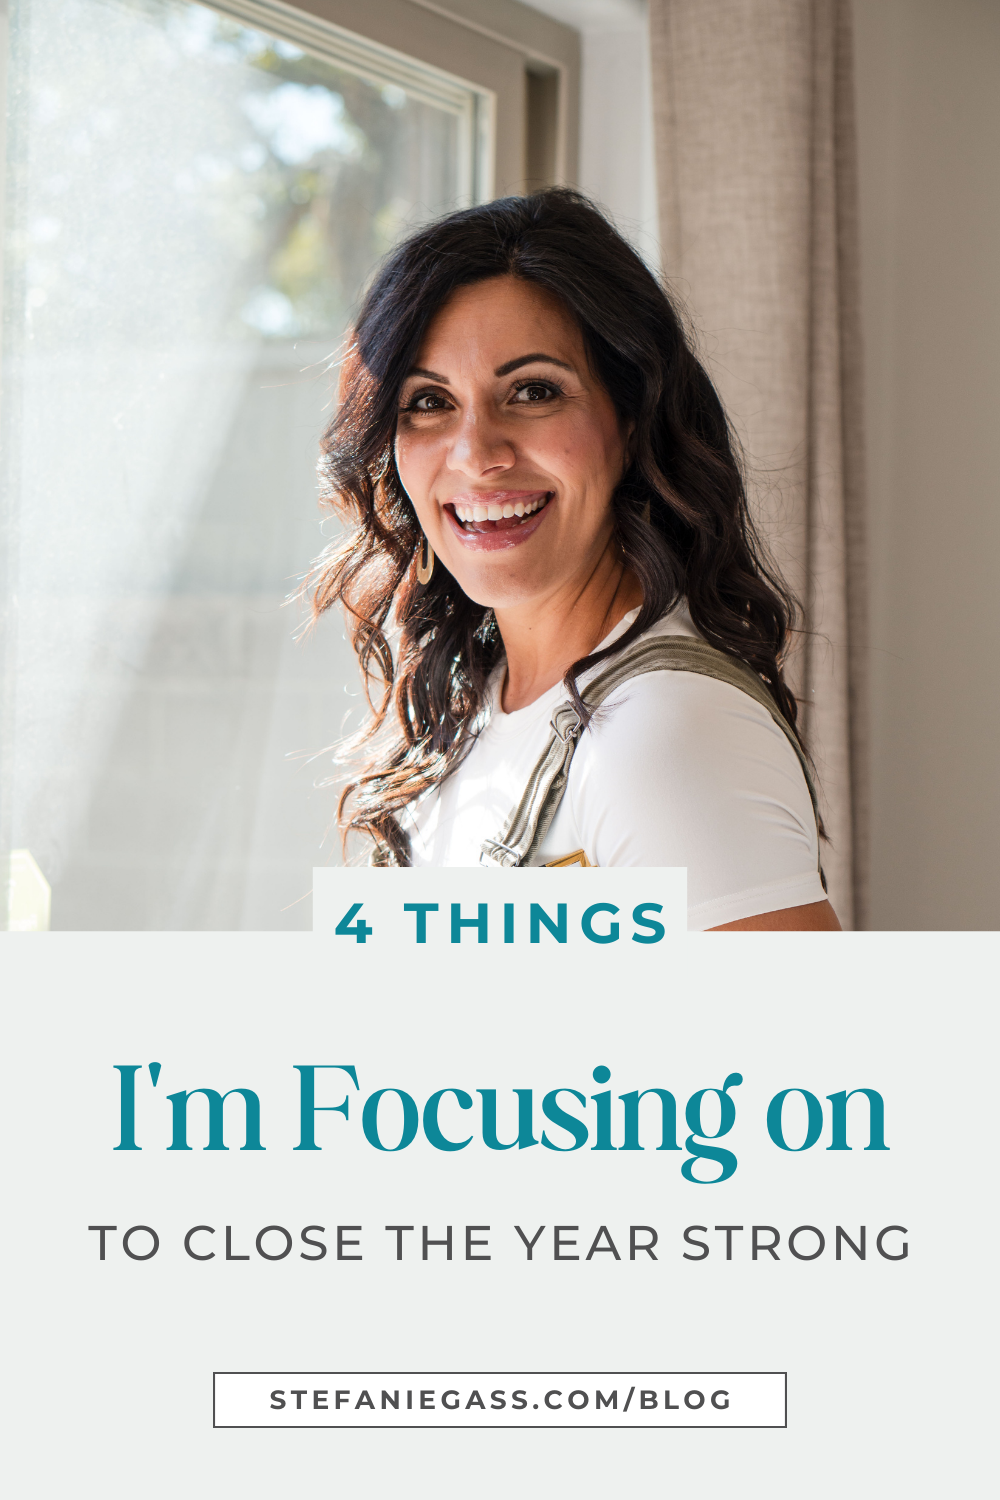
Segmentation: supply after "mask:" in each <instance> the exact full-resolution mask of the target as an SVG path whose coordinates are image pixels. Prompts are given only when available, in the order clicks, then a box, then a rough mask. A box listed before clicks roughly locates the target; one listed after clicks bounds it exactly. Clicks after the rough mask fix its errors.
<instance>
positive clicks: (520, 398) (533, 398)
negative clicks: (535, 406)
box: [513, 380, 559, 406]
mask: <svg viewBox="0 0 1000 1500" xmlns="http://www.w3.org/2000/svg"><path fill="white" fill-rule="evenodd" d="M558 394H559V393H558V391H557V390H556V389H555V387H554V386H551V385H545V384H544V383H543V382H541V381H534V380H533V381H531V382H529V384H527V385H521V386H518V388H517V390H516V391H515V392H514V398H513V399H514V400H515V401H517V402H518V403H519V404H520V405H522V406H523V405H525V404H526V403H527V402H539V401H548V400H550V399H551V398H552V397H553V396H556V395H558Z"/></svg>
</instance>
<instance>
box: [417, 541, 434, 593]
mask: <svg viewBox="0 0 1000 1500" xmlns="http://www.w3.org/2000/svg"><path fill="white" fill-rule="evenodd" d="M433 572H434V548H433V547H432V546H431V544H430V542H429V541H428V540H427V538H426V537H424V538H423V540H422V541H421V543H420V550H419V551H418V553H417V582H418V583H422V584H423V585H424V587H425V588H426V587H427V585H428V584H429V583H430V581H431V574H432V573H433Z"/></svg>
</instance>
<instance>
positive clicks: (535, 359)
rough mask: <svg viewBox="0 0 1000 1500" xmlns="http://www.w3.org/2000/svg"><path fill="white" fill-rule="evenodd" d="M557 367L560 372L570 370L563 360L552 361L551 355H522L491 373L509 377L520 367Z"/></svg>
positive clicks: (570, 366) (570, 367)
mask: <svg viewBox="0 0 1000 1500" xmlns="http://www.w3.org/2000/svg"><path fill="white" fill-rule="evenodd" d="M537 364H542V365H558V366H559V368H560V370H572V368H573V366H572V365H568V364H567V363H566V362H565V360H562V359H554V358H553V356H552V355H551V354H522V355H520V356H519V357H518V358H517V359H509V360H508V361H507V363H506V364H505V365H500V366H499V367H498V368H497V369H496V370H494V371H493V373H494V375H509V374H510V373H511V371H512V370H519V369H520V368H521V366H522V365H537Z"/></svg>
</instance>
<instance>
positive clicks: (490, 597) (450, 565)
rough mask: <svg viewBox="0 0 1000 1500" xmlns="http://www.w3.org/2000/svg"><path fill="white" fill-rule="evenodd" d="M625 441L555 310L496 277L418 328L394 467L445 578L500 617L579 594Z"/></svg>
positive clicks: (542, 297) (603, 528) (551, 300)
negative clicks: (501, 612) (423, 329)
mask: <svg viewBox="0 0 1000 1500" xmlns="http://www.w3.org/2000/svg"><path fill="white" fill-rule="evenodd" d="M625 443H626V434H625V433H624V432H623V431H622V428H621V425H620V423H619V421H618V417H617V414H616V412H615V409H614V407H613V405H612V403H611V399H610V397H609V396H608V393H607V392H606V391H605V390H604V388H603V387H602V386H601V385H600V384H599V382H598V380H597V378H596V376H595V375H594V373H593V371H592V370H591V369H590V367H589V365H588V362H587V356H586V351H585V349H584V343H583V338H582V335H581V333H580V330H579V328H578V327H577V325H576V322H575V321H574V319H573V318H572V317H571V316H570V314H569V313H568V311H567V310H566V308H565V307H564V306H563V304H562V303H561V302H560V301H559V299H558V298H557V297H555V296H553V295H552V294H551V293H549V292H546V291H544V290H542V289H541V288H540V287H537V286H534V285H532V284H531V283H529V282H524V281H519V280H517V279H516V278H515V277H512V276H499V277H496V278H494V279H493V280H491V281H483V282H478V283H477V284H476V285H474V286H469V287H462V288H460V289H459V290H458V291H457V292H455V293H454V294H453V296H452V297H451V298H450V299H449V301H448V302H446V303H445V305H444V307H442V309H441V310H440V312H439V313H438V314H437V316H436V317H435V318H434V320H433V322H432V323H431V324H430V327H429V328H428V330H427V336H426V338H425V340H424V343H423V347H422V348H421V350H420V353H419V355H418V357H417V362H416V365H415V367H414V369H413V370H411V371H410V374H409V376H408V378H407V380H406V383H405V384H404V386H403V389H402V392H401V396H400V410H399V418H398V423H397V429H396V466H397V468H398V471H399V477H400V479H401V480H402V482H403V485H404V487H405V489H406V492H407V494H408V495H409V497H410V499H411V500H412V502H413V505H414V507H415V509H416V512H417V516H418V518H419V520H420V524H421V526H422V527H423V530H424V532H425V534H426V535H427V537H428V539H429V541H430V544H431V546H432V547H433V548H434V551H435V552H436V553H437V555H438V557H439V558H440V559H441V561H442V562H443V563H444V565H445V567H446V568H447V569H448V571H449V572H450V573H451V574H452V575H453V576H454V577H455V578H456V579H457V581H458V583H459V584H460V585H461V587H462V589H463V590H464V591H465V593H466V594H468V595H469V597H470V598H472V599H474V600H476V602H477V603H479V604H484V605H489V606H492V607H494V608H500V609H502V608H504V607H510V606H513V605H517V604H522V603H527V602H530V601H531V600H536V601H539V602H541V601H542V600H544V599H546V598H551V597H553V596H555V595H557V594H558V593H559V592H560V591H565V592H566V593H568V594H573V593H574V592H575V591H576V590H578V589H582V588H583V587H584V586H585V585H586V583H587V581H588V579H589V578H590V577H591V575H592V573H593V571H594V569H595V567H596V566H597V563H598V562H599V560H600V558H601V556H602V555H603V553H604V552H605V550H606V548H607V545H608V542H609V540H610V537H611V526H612V523H611V494H612V491H613V490H614V488H615V486H616V485H617V483H618V481H619V480H620V478H621V475H622V472H623V469H624V466H625Z"/></svg>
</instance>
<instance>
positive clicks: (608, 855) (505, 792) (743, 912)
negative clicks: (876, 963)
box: [404, 607, 825, 931]
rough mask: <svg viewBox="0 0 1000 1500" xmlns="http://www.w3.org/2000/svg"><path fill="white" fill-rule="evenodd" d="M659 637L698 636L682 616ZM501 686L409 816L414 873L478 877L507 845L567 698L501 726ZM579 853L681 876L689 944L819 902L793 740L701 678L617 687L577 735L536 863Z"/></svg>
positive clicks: (496, 680) (558, 696)
mask: <svg viewBox="0 0 1000 1500" xmlns="http://www.w3.org/2000/svg"><path fill="white" fill-rule="evenodd" d="M636 613H637V612H633V613H632V614H629V615H626V616H625V618H624V619H623V620H622V621H620V623H619V624H618V625H617V626H616V628H615V629H614V630H613V631H612V632H611V634H610V635H608V636H607V638H606V639H605V640H604V641H602V642H601V645H602V646H606V645H609V644H610V643H611V642H612V641H614V640H615V639H617V637H618V636H620V635H622V634H623V633H624V631H625V630H627V629H628V626H629V625H630V624H631V623H632V621H633V620H634V619H635V615H636ZM654 635H687V636H694V637H696V638H697V631H696V630H695V628H694V626H693V624H692V622H691V617H690V615H689V614H688V612H687V609H686V608H684V607H680V608H678V609H676V610H674V611H672V612H671V613H670V614H669V615H667V616H665V617H664V618H663V619H662V620H660V621H658V622H657V624H655V625H654V626H653V627H652V628H651V629H650V630H649V631H648V632H647V636H654ZM594 670H595V672H596V671H599V670H600V664H599V665H598V667H597V668H595V669H594ZM503 675H504V669H503V667H502V666H501V667H499V668H498V670H497V671H496V673H495V674H494V677H493V680H492V682H491V685H490V702H489V705H488V708H487V714H486V716H485V717H486V722H485V726H484V728H483V729H482V730H481V731H480V733H479V736H478V738H477V740H476V742H475V744H474V745H473V747H472V749H471V750H470V752H469V754H468V755H467V756H466V758H465V760H464V761H463V762H462V763H461V765H460V766H459V767H458V769H457V770H456V771H455V772H454V773H453V774H452V775H451V776H450V777H448V779H447V780H446V781H445V782H444V783H443V785H442V786H440V787H438V788H436V789H435V790H434V791H433V792H431V793H429V794H428V795H427V796H425V797H424V798H423V799H421V801H420V802H418V803H416V804H414V805H413V807H412V808H411V809H410V810H409V817H408V818H407V819H406V821H405V824H404V826H406V828H407V831H408V832H409V834H410V847H411V858H412V863H413V864H414V865H451V866H470V865H478V864H479V862H480V861H479V855H480V848H481V845H482V842H483V839H485V838H495V837H496V836H497V835H498V834H499V832H500V830H501V829H502V827H503V825H504V823H505V821H506V819H507V817H508V815H509V814H510V811H511V809H512V808H513V807H514V805H515V803H516V802H518V801H519V799H520V797H521V794H522V792H523V791H524V787H525V785H526V783H527V780H528V776H529V775H530V773H531V770H532V768H533V767H534V765H535V763H536V761H537V760H538V758H539V756H540V755H541V753H542V750H543V749H544V746H545V744H546V742H547V740H548V736H549V726H550V720H551V718H552V714H553V712H554V711H555V709H556V707H557V706H558V705H559V704H560V703H562V702H565V701H566V690H565V688H564V687H563V685H562V683H561V682H560V683H557V684H556V686H555V687H553V688H551V689H550V690H549V691H548V692H547V693H543V694H542V696H541V697H540V698H536V700H535V702H534V703H531V704H529V705H528V707H527V708H521V709H518V710H517V711H516V712H515V713H510V714H507V713H504V712H503V710H502V708H501V707H500V702H499V695H500V689H501V686H502V683H503ZM588 675H589V674H585V675H584V676H583V677H582V679H581V682H583V683H585V682H586V681H587V676H588ZM578 849H583V850H584V852H585V853H586V856H587V859H588V861H589V862H590V864H592V865H600V866H603V867H607V866H635V865H638V866H663V865H684V866H686V867H687V872H688V927H689V929H690V930H692V931H703V930H704V929H705V928H708V927H718V926H721V925H722V924H723V923H724V922H735V921H739V920H740V919H741V918H743V917H754V916H759V915H760V914H761V913H762V912H768V911H780V910H781V909H782V908H784V907H789V906H804V905H806V904H807V903H808V902H811V901H822V900H824V899H825V896H824V891H823V886H822V883H821V881H820V878H819V872H818V869H817V833H816V820H815V817H814V815H813V809H812V802H811V800H810V797H809V788H808V787H807V786H806V780H805V776H804V775H803V772H802V767H801V765H800V764H799V760H798V756H797V755H796V754H795V751H794V750H793V749H792V746H791V745H790V744H789V742H788V739H787V736H786V735H785V734H784V733H783V731H782V730H781V729H779V727H778V726H777V724H775V722H774V720H773V719H772V718H771V715H770V714H769V713H768V712H767V710H766V709H765V708H762V707H761V706H760V704H758V703H755V702H754V700H753V699H752V698H750V697H749V696H748V695H747V694H746V693H743V692H741V691H740V689H739V688H735V687H731V686H730V685H729V684H728V683H725V682H717V681H716V680H715V679H714V678H712V677H702V676H699V675H698V674H696V673H693V672H674V671H667V672H648V673H645V674H644V675H643V676H641V677H635V678H633V679H632V680H631V681H629V682H625V683H623V684H622V686H621V687H619V688H617V689H616V690H615V691H614V692H613V693H611V694H610V695H609V696H608V698H607V699H606V700H605V702H604V705H603V706H602V708H601V710H600V711H599V713H598V714H597V715H596V716H595V718H594V719H593V720H592V722H591V724H590V726H589V728H588V729H587V730H586V731H585V732H584V733H583V734H582V735H581V736H580V738H579V740H578V742H577V747H576V752H575V754H574V756H573V759H572V762H571V765H570V773H569V781H568V784H567V787H566V791H565V794H564V796H563V799H562V802H561V804H560V806H559V811H558V812H557V813H556V816H555V818H554V819H553V822H552V826H551V827H550V829H549V832H548V835H547V836H546V839H545V844H544V847H543V849H542V852H541V862H543V863H545V862H548V861H550V860H554V859H559V858H561V857H563V856H564V855H567V854H571V853H573V852H575V851H576V850H578Z"/></svg>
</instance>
